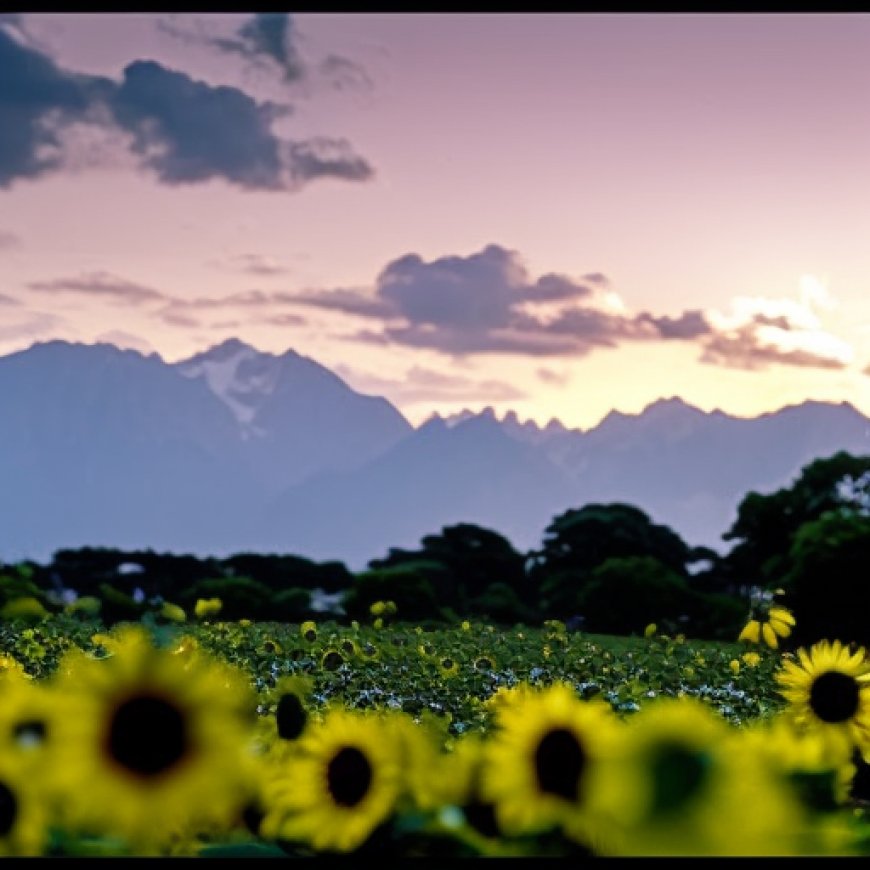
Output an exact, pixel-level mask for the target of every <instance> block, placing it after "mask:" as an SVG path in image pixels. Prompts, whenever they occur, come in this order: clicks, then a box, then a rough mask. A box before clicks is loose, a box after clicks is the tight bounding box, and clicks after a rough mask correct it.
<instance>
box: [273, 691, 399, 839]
mask: <svg viewBox="0 0 870 870" xmlns="http://www.w3.org/2000/svg"><path fill="white" fill-rule="evenodd" d="M393 736H394V735H393V731H392V728H391V727H389V726H388V725H387V724H386V723H385V721H384V719H383V717H382V716H380V715H378V714H375V713H368V712H363V713H360V712H352V711H347V710H343V709H341V708H334V709H332V710H330V711H329V712H328V713H327V714H326V715H325V716H324V719H323V721H322V722H321V723H320V724H319V725H318V726H317V727H316V728H312V729H310V730H307V731H306V732H305V733H304V734H303V735H302V737H301V738H300V740H299V743H298V751H297V752H295V753H294V754H293V755H292V756H288V757H287V758H285V759H284V760H283V761H282V763H281V764H280V765H279V766H278V767H277V768H276V770H274V771H273V778H272V781H271V783H269V784H268V785H267V786H266V787H265V788H264V800H265V804H266V806H265V816H264V818H263V821H262V824H261V826H260V831H261V833H262V835H263V836H264V837H266V838H272V839H283V840H289V841H294V842H301V843H307V844H309V845H310V846H311V847H312V848H313V849H314V850H316V851H318V852H351V851H353V850H354V849H357V848H358V847H360V846H362V845H363V844H364V843H365V842H366V840H368V838H369V837H370V836H371V834H372V833H373V831H374V830H375V828H377V827H378V826H379V825H381V824H382V823H384V822H386V821H387V820H388V819H389V818H390V817H391V815H392V814H393V811H394V809H395V806H396V802H397V801H398V799H399V795H400V794H401V792H402V789H403V782H404V781H403V771H402V765H401V759H402V754H401V753H400V752H399V751H398V749H397V746H396V741H395V740H394V739H391V738H393Z"/></svg>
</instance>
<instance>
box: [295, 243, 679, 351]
mask: <svg viewBox="0 0 870 870" xmlns="http://www.w3.org/2000/svg"><path fill="white" fill-rule="evenodd" d="M607 286H608V285H607V281H606V279H605V278H604V277H603V276H601V275H594V274H593V275H591V276H588V277H587V278H586V279H585V280H583V281H576V280H574V279H572V278H570V277H569V276H566V275H559V274H556V273H547V274H545V275H542V276H541V277H539V278H537V279H533V278H532V277H531V276H530V275H529V273H528V271H527V270H526V268H525V266H524V265H523V263H522V261H521V259H520V257H519V255H518V254H517V253H516V252H515V251H511V250H508V249H506V248H503V247H501V246H499V245H494V244H493V245H488V246H486V247H485V248H484V249H483V250H482V251H479V252H477V253H473V254H471V255H469V256H465V257H463V256H445V257H440V258H437V259H435V260H432V261H429V262H426V261H425V260H423V258H422V257H420V256H419V255H418V254H406V255H404V256H402V257H399V258H397V259H395V260H393V261H392V262H390V263H388V264H387V265H386V267H385V268H384V269H383V270H382V271H381V273H380V274H379V275H378V276H377V279H376V281H375V288H374V290H375V292H374V294H371V293H363V292H360V291H352V290H325V291H319V292H315V291H309V292H307V293H304V294H298V295H297V297H296V302H297V304H300V305H308V306H316V307H321V308H329V309H333V310H337V311H342V312H344V313H346V314H351V315H356V316H360V317H367V318H373V319H377V320H380V321H382V323H383V330H382V332H380V333H375V332H373V331H372V330H361V331H359V332H356V333H354V334H352V336H351V337H352V338H353V339H355V340H359V341H366V342H377V343H383V342H384V341H386V342H388V343H395V344H402V345H407V346H410V347H418V348H430V349H433V350H437V351H441V352H443V353H447V354H451V355H454V356H465V355H469V354H480V353H511V354H522V355H527V356H539V357H546V356H564V355H574V356H580V355H583V354H585V353H588V352H589V351H590V350H592V349H593V348H595V347H613V346H615V344H616V343H617V341H618V340H627V339H644V338H647V339H663V338H669V337H671V336H670V335H668V334H665V333H667V331H668V330H667V326H668V324H667V323H663V324H657V323H656V322H655V321H654V320H652V319H650V318H646V319H638V318H630V317H627V316H625V315H623V314H622V313H621V311H620V310H619V309H620V305H619V304H618V298H617V297H615V295H614V294H612V293H611V292H609V291H608V290H606V289H605V288H606V287H607Z"/></svg>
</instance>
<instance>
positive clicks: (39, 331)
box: [0, 311, 66, 341]
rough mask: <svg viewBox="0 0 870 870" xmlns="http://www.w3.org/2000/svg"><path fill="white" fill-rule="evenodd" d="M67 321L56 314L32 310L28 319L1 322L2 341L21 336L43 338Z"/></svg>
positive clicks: (0, 339) (0, 335) (0, 337)
mask: <svg viewBox="0 0 870 870" xmlns="http://www.w3.org/2000/svg"><path fill="white" fill-rule="evenodd" d="M65 323H66V321H65V320H64V319H63V318H62V317H58V316H57V315H56V314H49V313H47V312H42V311H37V312H32V313H31V314H30V315H29V316H28V317H27V319H26V320H20V321H18V322H17V323H0V341H13V340H16V339H20V338H41V337H42V336H44V335H45V334H46V333H48V332H53V331H54V330H56V329H57V328H58V327H59V326H62V325H64V324H65Z"/></svg>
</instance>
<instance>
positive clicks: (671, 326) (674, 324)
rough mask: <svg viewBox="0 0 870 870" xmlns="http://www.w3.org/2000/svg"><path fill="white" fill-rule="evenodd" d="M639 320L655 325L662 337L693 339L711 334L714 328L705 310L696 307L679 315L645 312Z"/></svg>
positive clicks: (639, 316) (638, 317)
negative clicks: (669, 315) (658, 315)
mask: <svg viewBox="0 0 870 870" xmlns="http://www.w3.org/2000/svg"><path fill="white" fill-rule="evenodd" d="M637 319H638V321H640V322H642V323H648V324H650V325H651V326H653V327H654V328H655V329H656V330H657V331H658V334H659V336H660V337H661V338H663V339H668V338H676V339H691V338H698V337H699V336H702V335H709V334H710V333H711V332H712V331H713V329H712V327H711V326H710V324H709V323H708V321H707V318H706V317H705V316H704V312H703V311H698V310H697V309H694V310H692V311H684V312H683V313H682V314H681V315H680V316H679V317H667V316H662V317H655V316H653V315H652V314H649V313H647V312H643V313H642V314H639V315H638V316H637Z"/></svg>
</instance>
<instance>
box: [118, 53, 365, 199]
mask: <svg viewBox="0 0 870 870" xmlns="http://www.w3.org/2000/svg"><path fill="white" fill-rule="evenodd" d="M110 104H111V107H112V111H113V113H114V117H115V120H116V121H117V123H118V124H120V125H121V126H122V127H123V128H124V129H126V130H127V131H128V132H130V133H132V135H133V145H132V147H133V149H134V151H136V153H137V154H139V155H140V157H141V159H142V162H143V165H144V166H146V167H148V168H150V169H152V170H154V171H155V172H156V173H157V177H158V178H159V179H160V181H162V182H163V183H165V184H191V183H196V182H201V181H206V180H208V179H211V178H223V179H224V180H226V181H229V182H231V183H234V184H237V185H239V186H240V187H242V188H245V189H249V190H293V189H297V188H299V187H300V186H301V185H303V184H305V183H306V182H308V181H311V180H313V179H315V178H322V177H325V176H331V177H335V178H342V179H345V180H352V181H364V180H366V179H368V178H371V177H372V175H373V174H374V170H373V169H372V167H371V166H370V165H369V163H367V162H366V160H365V159H363V158H362V157H360V156H358V155H356V154H354V152H353V149H352V148H351V146H350V145H349V144H348V143H347V142H346V141H344V140H340V139H329V138H323V137H321V138H315V139H311V140H306V141H292V140H282V139H279V138H278V137H277V136H275V134H274V133H273V132H272V124H273V122H274V121H275V120H276V119H277V118H279V117H281V116H282V115H284V114H285V113H286V109H285V108H283V107H280V106H278V105H277V104H276V103H271V102H265V103H258V102H256V101H255V100H254V99H253V98H252V97H250V96H248V95H247V94H246V93H245V92H244V91H241V90H239V89H238V88H233V87H228V86H225V85H223V86H219V87H213V86H212V85H209V84H206V83H205V82H202V81H196V80H194V79H192V78H190V77H189V76H187V75H186V74H185V73H182V72H176V71H174V70H169V69H166V68H165V67H163V66H161V65H160V64H159V63H156V62H155V61H143V60H140V61H135V62H134V63H132V64H130V65H129V66H127V68H126V69H125V70H124V80H123V82H122V84H121V86H120V87H119V88H118V89H117V91H116V92H115V93H114V94H113V96H112V99H111V103H110Z"/></svg>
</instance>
